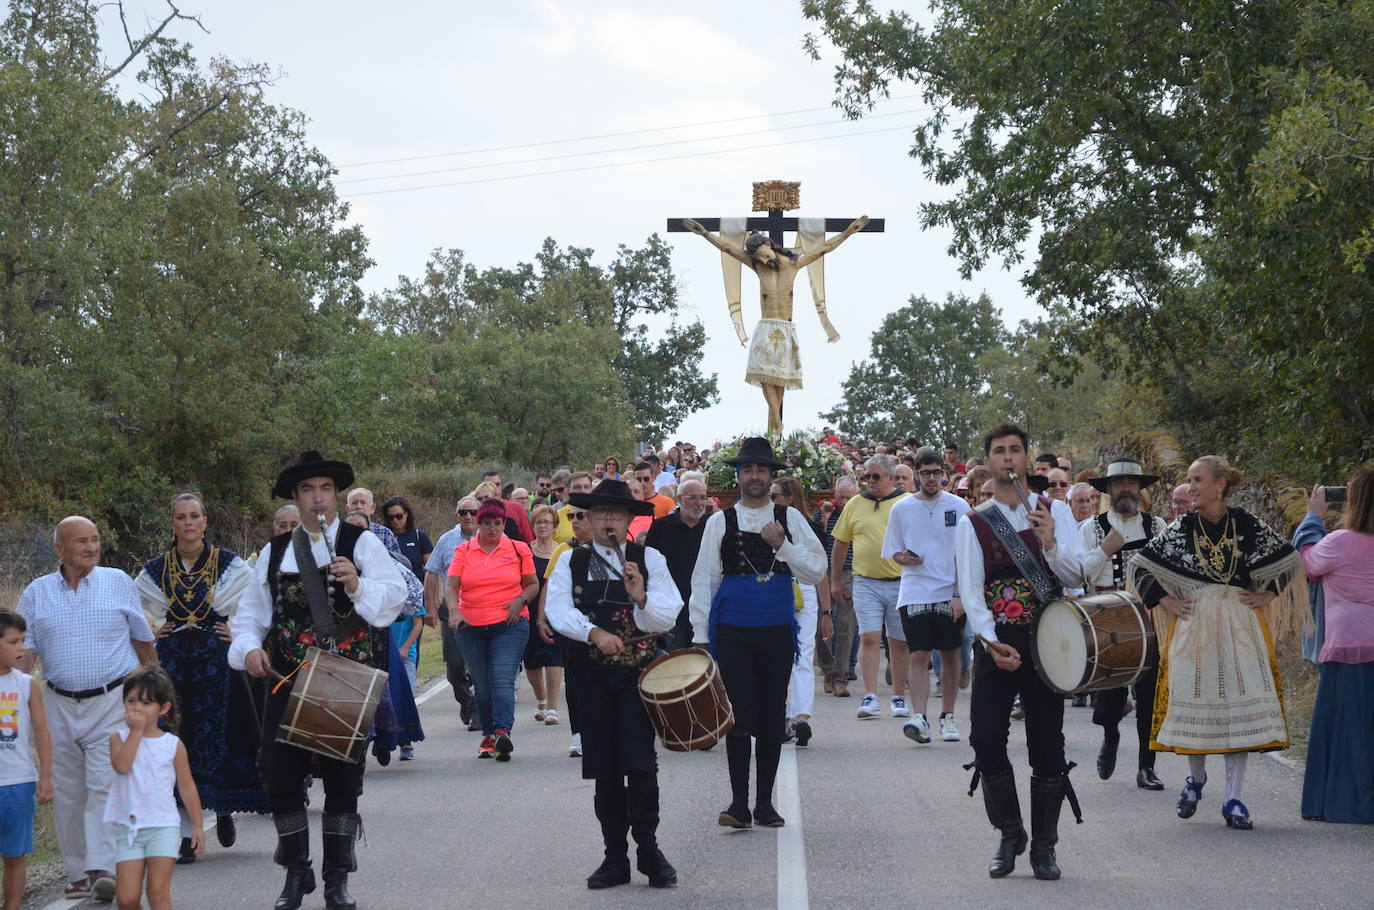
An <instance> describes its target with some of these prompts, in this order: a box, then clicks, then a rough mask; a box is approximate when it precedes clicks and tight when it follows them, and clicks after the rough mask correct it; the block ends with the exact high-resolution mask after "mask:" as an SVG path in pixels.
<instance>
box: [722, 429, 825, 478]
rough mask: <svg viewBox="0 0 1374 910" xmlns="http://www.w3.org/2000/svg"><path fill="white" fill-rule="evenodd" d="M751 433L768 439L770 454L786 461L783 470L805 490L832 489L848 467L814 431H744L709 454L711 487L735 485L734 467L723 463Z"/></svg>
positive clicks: (737, 451) (731, 456)
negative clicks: (781, 434) (781, 433)
mask: <svg viewBox="0 0 1374 910" xmlns="http://www.w3.org/2000/svg"><path fill="white" fill-rule="evenodd" d="M755 435H762V436H763V437H764V438H765V439H767V440H768V443H769V444H770V445H771V446H772V447H773V457H775V458H777V460H778V461H781V462H785V463H786V464H787V466H788V467H787V471H786V472H785V473H787V474H790V475H791V476H793V477H795V478H797V479H798V480H800V481H801V483H802V486H804V487H806V489H807V490H829V489H832V488H833V487H834V485H835V480H836V478H838V477H839V476H840V475H841V474H843V473H845V472H846V471H847V470H848V469H849V468H848V462H847V461H846V460H845V457H844V454H843V453H842V452H841V451H840V450H839V449H837V448H836V447H834V446H832V445H829V444H827V443H825V442H818V441H817V440H816V438H815V437H816V434H815V433H813V432H810V431H808V430H796V431H794V432H792V433H789V434H788V435H787V436H785V437H782V438H779V437H777V436H770V435H768V434H755V433H746V434H745V435H744V436H741V437H739V439H735V440H733V441H731V442H730V443H728V444H727V445H725V446H723V447H721V449H720V451H718V452H716V453H714V454H713V455H712V457H711V463H710V465H708V466H707V468H706V479H707V481H708V482H709V484H710V487H711V489H713V490H730V489H734V488H735V486H736V483H735V468H734V466H733V465H730V464H726V461H728V460H729V459H731V458H734V457H735V455H736V454H738V453H739V447H740V441H741V440H743V439H745V438H747V437H749V436H755ZM780 473H784V472H780Z"/></svg>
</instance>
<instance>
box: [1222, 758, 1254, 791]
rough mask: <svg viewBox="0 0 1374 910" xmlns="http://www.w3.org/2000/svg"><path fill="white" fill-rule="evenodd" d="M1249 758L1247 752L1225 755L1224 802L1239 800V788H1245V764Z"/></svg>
mask: <svg viewBox="0 0 1374 910" xmlns="http://www.w3.org/2000/svg"><path fill="white" fill-rule="evenodd" d="M1249 757H1250V753H1248V752H1230V753H1227V755H1226V801H1227V802H1228V803H1229V802H1230V801H1231V800H1233V799H1234V800H1237V801H1239V800H1240V791H1241V788H1242V787H1244V786H1245V764H1246V759H1248V758H1249Z"/></svg>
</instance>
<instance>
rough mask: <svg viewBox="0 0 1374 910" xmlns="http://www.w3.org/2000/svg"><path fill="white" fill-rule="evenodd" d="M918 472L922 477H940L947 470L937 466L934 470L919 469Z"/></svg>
mask: <svg viewBox="0 0 1374 910" xmlns="http://www.w3.org/2000/svg"><path fill="white" fill-rule="evenodd" d="M916 473H917V474H920V475H921V476H922V477H940V476H943V475H944V473H945V472H944V471H941V470H939V469H938V468H937V469H935V470H933V471H917V472H916Z"/></svg>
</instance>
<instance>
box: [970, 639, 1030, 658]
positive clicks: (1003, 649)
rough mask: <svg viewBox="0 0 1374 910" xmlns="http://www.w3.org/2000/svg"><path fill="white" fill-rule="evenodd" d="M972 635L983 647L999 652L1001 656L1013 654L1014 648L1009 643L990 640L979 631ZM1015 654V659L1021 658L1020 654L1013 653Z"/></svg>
mask: <svg viewBox="0 0 1374 910" xmlns="http://www.w3.org/2000/svg"><path fill="white" fill-rule="evenodd" d="M974 637H975V638H977V639H978V640H979V641H981V642H982V643H983V647H984V648H987V649H988V650H989V651H992V652H994V653H997V654H1001V655H1002V656H1003V657H1011V656H1013V654H1015V650H1016V649H1015V648H1013V647H1012V646H1011V645H1008V644H1005V643H1003V642H1000V641H992V640H990V639H988V638H985V637H984V636H983V634H982V633H981V632H980V633H978V634H977V635H975V636H974ZM1008 652H1012V653H1008ZM1015 656H1016V658H1017V660H1020V659H1021V656H1020V655H1019V654H1015Z"/></svg>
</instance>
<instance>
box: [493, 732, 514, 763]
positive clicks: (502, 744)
mask: <svg viewBox="0 0 1374 910" xmlns="http://www.w3.org/2000/svg"><path fill="white" fill-rule="evenodd" d="M493 751H495V752H496V760H497V761H510V754H511V753H512V752H514V751H515V745H514V744H513V743H512V742H511V741H510V731H509V730H497V731H496V743H495V746H494V747H493Z"/></svg>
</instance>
